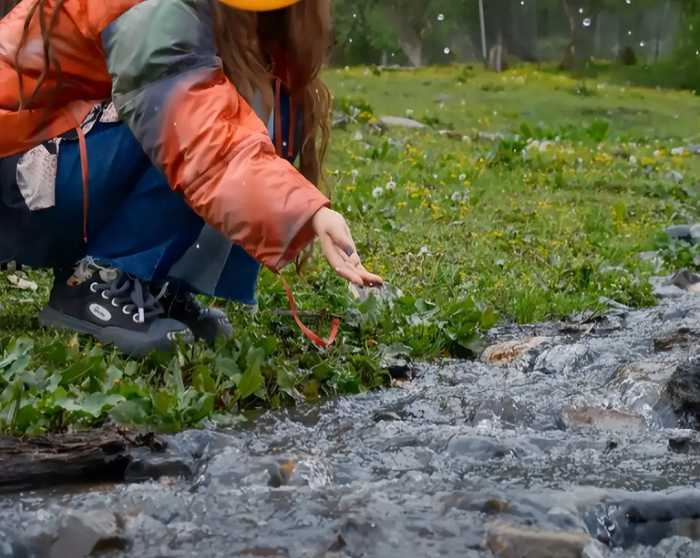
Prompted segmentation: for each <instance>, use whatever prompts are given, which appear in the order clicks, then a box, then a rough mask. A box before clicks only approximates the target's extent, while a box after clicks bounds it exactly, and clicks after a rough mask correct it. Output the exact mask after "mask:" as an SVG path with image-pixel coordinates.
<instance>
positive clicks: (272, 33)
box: [215, 0, 331, 187]
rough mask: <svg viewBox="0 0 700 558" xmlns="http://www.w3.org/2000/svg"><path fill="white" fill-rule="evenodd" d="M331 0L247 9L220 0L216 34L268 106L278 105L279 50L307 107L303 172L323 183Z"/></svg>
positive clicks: (295, 93)
mask: <svg viewBox="0 0 700 558" xmlns="http://www.w3.org/2000/svg"><path fill="white" fill-rule="evenodd" d="M330 4H331V2H330V0H301V2H299V3H297V4H294V5H292V6H290V7H289V8H286V9H283V10H277V11H274V12H263V13H255V12H243V11H239V10H234V9H232V8H229V7H226V6H224V5H223V4H221V3H219V2H215V32H216V39H217V45H218V49H219V56H220V57H221V59H222V60H223V64H224V71H225V72H226V75H227V76H228V78H229V79H230V80H231V81H232V82H233V83H235V84H236V87H237V88H238V90H239V92H240V93H241V95H243V97H245V98H246V99H247V100H248V101H249V102H252V99H253V97H254V96H255V93H256V92H257V91H259V92H261V94H262V98H263V103H264V106H265V108H266V109H267V110H268V111H269V110H271V109H272V106H273V93H272V89H271V87H270V84H271V82H272V80H273V77H275V76H274V73H275V64H276V63H278V62H279V60H276V56H277V57H278V56H279V55H280V54H281V55H282V56H283V57H284V58H285V59H286V62H287V64H288V66H289V67H288V68H287V69H288V70H289V75H288V76H277V77H281V78H283V79H286V78H288V79H287V86H288V87H289V88H290V92H291V96H292V99H293V101H294V103H295V104H296V106H301V107H302V111H303V142H302V149H301V172H302V173H303V174H304V176H306V178H307V179H309V180H310V181H311V182H313V183H314V184H316V185H317V186H319V187H320V186H321V185H322V163H323V160H324V158H325V155H326V151H327V149H328V142H329V139H330V108H331V95H330V92H329V91H328V88H327V87H326V85H325V84H324V83H323V81H322V80H321V78H320V77H319V74H320V72H321V69H322V67H323V64H324V62H325V59H326V55H327V53H328V49H329V46H330V40H331V38H330V37H331V8H330Z"/></svg>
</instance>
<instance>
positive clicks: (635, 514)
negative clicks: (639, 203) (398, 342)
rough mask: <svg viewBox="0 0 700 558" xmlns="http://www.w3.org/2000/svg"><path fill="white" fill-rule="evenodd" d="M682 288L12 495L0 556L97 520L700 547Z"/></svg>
mask: <svg viewBox="0 0 700 558" xmlns="http://www.w3.org/2000/svg"><path fill="white" fill-rule="evenodd" d="M673 289H675V288H673ZM673 289H667V292H665V294H667V295H673V296H668V297H667V298H665V299H663V300H662V301H661V303H660V305H659V306H658V307H656V308H653V309H646V310H641V311H630V310H627V309H625V308H623V307H619V306H617V307H614V308H613V309H612V310H611V311H610V312H609V313H607V314H605V315H604V316H596V315H590V314H588V315H582V316H579V317H578V318H577V319H574V320H572V321H570V322H568V323H548V324H541V325H535V326H527V327H507V328H501V329H498V330H496V331H494V332H492V334H491V339H490V341H491V343H493V344H494V345H497V348H495V349H492V350H491V351H489V352H488V354H489V357H488V359H490V360H491V362H490V363H489V362H485V361H484V360H483V359H482V360H481V361H476V362H456V361H455V362H444V363H441V364H439V365H426V366H417V367H416V369H415V371H414V373H415V378H413V380H412V381H405V380H404V381H398V382H397V383H396V384H397V385H396V387H394V388H393V389H390V390H386V391H382V392H377V393H370V394H367V395H362V396H358V397H348V398H340V399H337V400H334V401H329V402H326V403H325V404H322V405H315V406H303V407H300V408H297V409H294V410H290V411H285V412H274V413H269V414H266V415H264V416H262V417H261V418H260V419H258V420H257V421H255V422H254V423H252V424H249V425H247V426H245V427H241V428H239V429H237V430H233V431H228V432H212V431H201V432H186V433H183V434H180V435H177V436H174V437H172V438H170V449H169V453H168V454H166V455H164V456H160V458H159V459H160V462H159V463H155V465H154V464H153V463H152V462H151V461H149V459H150V458H148V457H145V458H144V460H143V461H142V462H140V463H136V464H135V465H134V467H133V468H132V470H131V472H130V474H131V476H132V477H138V476H139V475H148V473H149V471H148V469H149V467H151V468H154V467H155V468H156V469H157V467H158V466H159V465H160V466H162V465H163V462H164V461H165V462H167V463H166V465H168V463H169V465H170V466H171V467H174V468H175V470H177V468H178V467H180V466H182V467H185V468H189V469H190V470H192V471H193V474H192V476H191V477H190V478H187V479H185V478H175V477H166V478H161V479H160V480H154V481H145V482H138V483H130V484H121V485H107V486H96V487H82V488H75V487H74V488H64V489H54V490H50V491H42V492H33V493H25V494H19V495H14V496H5V497H3V498H1V499H0V556H13V555H14V556H31V555H32V553H35V554H36V555H41V554H43V555H51V556H61V555H65V556H69V555H80V554H81V552H82V553H84V552H87V551H89V550H90V548H92V547H91V546H90V548H88V549H87V551H86V550H85V549H84V548H82V547H81V546H80V545H81V544H83V543H84V541H85V540H87V539H89V536H87V535H86V533H88V532H89V533H92V532H95V531H100V529H103V530H106V531H110V529H111V531H113V533H111V534H109V533H108V534H107V535H102V536H99V535H98V536H96V537H95V539H96V540H97V539H100V541H98V542H97V543H96V544H97V546H98V547H99V548H98V550H99V552H103V553H104V555H107V556H121V555H124V556H139V557H143V558H150V557H153V558H155V557H165V556H266V557H287V556H289V557H338V558H339V557H346V556H347V557H374V556H376V557H392V556H400V557H402V558H406V557H411V556H455V557H457V556H459V557H477V556H504V557H516V556H518V557H520V556H532V557H540V556H561V557H569V556H572V557H573V556H586V557H589V558H594V557H608V556H616V557H618V556H619V557H659V558H661V557H667V556H679V557H680V556H687V557H690V556H700V542H696V541H695V539H700V487H698V486H697V484H698V479H699V478H700V461H699V460H698V457H699V456H700V436H698V434H697V432H696V426H697V424H696V422H697V419H696V413H697V412H698V411H699V410H700V360H697V359H696V353H698V352H700V351H698V350H697V348H698V346H700V296H697V295H690V294H687V293H684V292H682V291H680V290H678V289H676V290H675V291H674V290H673ZM509 341H521V342H523V344H521V345H517V344H515V343H512V344H510V345H509V344H506V345H503V343H507V342H509ZM488 359H487V360H488ZM696 388H697V391H696ZM91 521H93V522H95V523H97V524H98V527H95V526H94V525H93V526H92V527H91ZM105 525H106V527H105ZM81 541H82V542H81Z"/></svg>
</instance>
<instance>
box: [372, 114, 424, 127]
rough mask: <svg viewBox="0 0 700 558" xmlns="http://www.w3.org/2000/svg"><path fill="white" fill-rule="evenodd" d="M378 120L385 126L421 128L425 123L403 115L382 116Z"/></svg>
mask: <svg viewBox="0 0 700 558" xmlns="http://www.w3.org/2000/svg"><path fill="white" fill-rule="evenodd" d="M379 122H381V123H382V124H384V125H385V126H390V127H395V128H415V129H422V128H425V127H426V125H425V124H423V123H422V122H418V121H417V120H413V119H412V118H404V117H403V116H382V117H381V118H380V119H379Z"/></svg>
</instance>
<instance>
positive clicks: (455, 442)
mask: <svg viewBox="0 0 700 558" xmlns="http://www.w3.org/2000/svg"><path fill="white" fill-rule="evenodd" d="M447 452H448V453H449V454H450V455H452V456H453V457H457V458H464V459H468V460H473V461H488V460H491V459H503V458H505V457H516V456H517V455H518V452H517V451H516V449H515V448H512V447H509V446H507V445H505V444H501V443H499V442H497V441H495V440H492V439H491V438H483V437H480V436H457V437H455V438H453V439H452V440H450V442H449V444H448V445H447Z"/></svg>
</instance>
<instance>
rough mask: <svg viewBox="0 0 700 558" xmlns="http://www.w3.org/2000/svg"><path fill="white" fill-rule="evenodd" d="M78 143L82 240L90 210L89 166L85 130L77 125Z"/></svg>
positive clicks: (84, 239) (86, 234) (86, 228)
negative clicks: (81, 175)
mask: <svg viewBox="0 0 700 558" xmlns="http://www.w3.org/2000/svg"><path fill="white" fill-rule="evenodd" d="M75 131H76V133H77V134H78V143H79V145H80V169H81V171H82V174H83V241H84V242H85V244H87V241H88V211H89V210H90V168H89V167H88V155H87V142H86V141H85V132H83V129H82V128H81V127H80V126H78V127H77V128H76V129H75Z"/></svg>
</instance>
